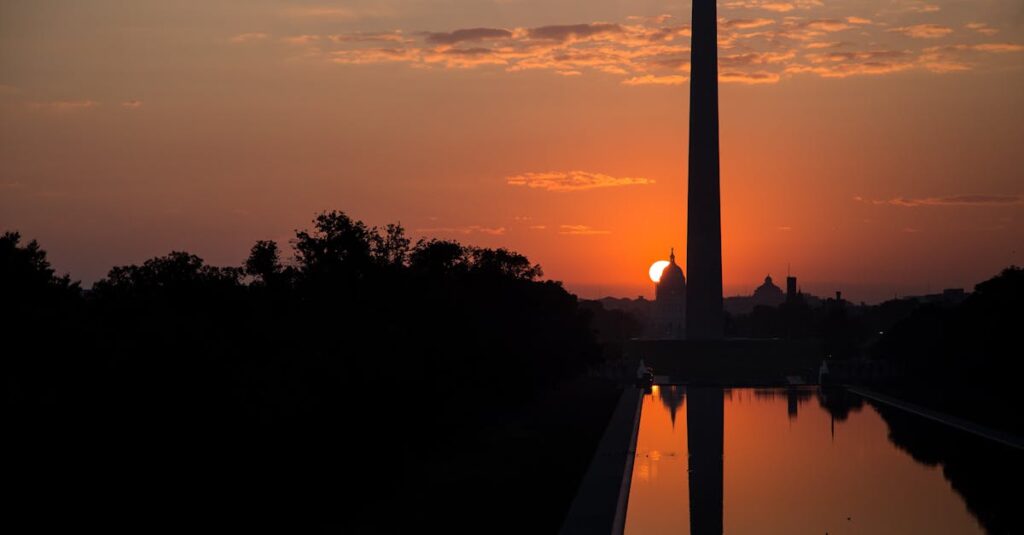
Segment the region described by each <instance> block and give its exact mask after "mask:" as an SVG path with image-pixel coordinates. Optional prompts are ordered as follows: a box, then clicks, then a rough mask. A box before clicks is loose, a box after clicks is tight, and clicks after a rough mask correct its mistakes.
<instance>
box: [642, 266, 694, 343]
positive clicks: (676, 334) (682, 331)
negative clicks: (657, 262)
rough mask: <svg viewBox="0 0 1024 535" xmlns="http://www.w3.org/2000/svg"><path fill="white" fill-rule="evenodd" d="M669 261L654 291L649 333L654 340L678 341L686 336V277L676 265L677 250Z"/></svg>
mask: <svg viewBox="0 0 1024 535" xmlns="http://www.w3.org/2000/svg"><path fill="white" fill-rule="evenodd" d="M668 259H669V260H668V265H667V266H665V269H663V270H662V271H661V279H659V282H658V285H657V286H656V287H655V289H654V295H655V300H654V317H653V318H652V321H651V325H650V326H649V328H648V331H649V334H650V336H652V337H654V338H659V339H670V340H678V339H682V338H684V337H685V335H686V277H685V276H684V275H683V268H681V267H679V264H676V252H675V250H672V252H671V253H670V254H669V256H668Z"/></svg>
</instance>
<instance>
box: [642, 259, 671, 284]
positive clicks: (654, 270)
mask: <svg viewBox="0 0 1024 535" xmlns="http://www.w3.org/2000/svg"><path fill="white" fill-rule="evenodd" d="M668 264H669V262H668V260H658V261H657V262H655V263H653V264H651V269H650V270H648V272H647V274H648V275H650V277H651V280H652V281H654V282H658V281H659V280H661V273H662V272H663V271H665V268H667V267H668Z"/></svg>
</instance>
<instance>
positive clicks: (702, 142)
mask: <svg viewBox="0 0 1024 535" xmlns="http://www.w3.org/2000/svg"><path fill="white" fill-rule="evenodd" d="M717 25H718V21H717V15H716V7H715V0H693V20H692V23H691V32H692V37H691V44H690V154H689V156H690V165H689V194H688V195H689V197H688V199H687V212H686V269H687V274H688V275H689V279H690V281H689V288H688V289H687V292H688V295H687V299H686V337H687V338H693V339H704V340H715V339H719V338H722V327H723V326H722V323H723V312H722V216H721V200H720V195H719V186H718V182H719V177H718V27H717Z"/></svg>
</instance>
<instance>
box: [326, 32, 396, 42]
mask: <svg viewBox="0 0 1024 535" xmlns="http://www.w3.org/2000/svg"><path fill="white" fill-rule="evenodd" d="M327 38H328V39H330V40H331V41H333V42H335V43H372V42H391V43H404V42H411V40H410V39H409V38H408V37H406V36H405V34H403V33H402V30H394V31H390V32H355V33H337V34H334V35H328V36H327Z"/></svg>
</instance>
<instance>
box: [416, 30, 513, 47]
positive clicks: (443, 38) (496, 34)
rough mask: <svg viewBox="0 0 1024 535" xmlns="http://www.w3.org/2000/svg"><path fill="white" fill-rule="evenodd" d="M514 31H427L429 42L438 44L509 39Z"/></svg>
mask: <svg viewBox="0 0 1024 535" xmlns="http://www.w3.org/2000/svg"><path fill="white" fill-rule="evenodd" d="M511 37H512V32H510V31H508V30H502V29H500V28H469V29H466V30H455V31H453V32H447V33H445V32H440V33H429V32H428V33H427V42H428V43H432V44H438V45H454V44H458V43H465V42H474V41H487V40H493V39H509V38H511Z"/></svg>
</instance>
